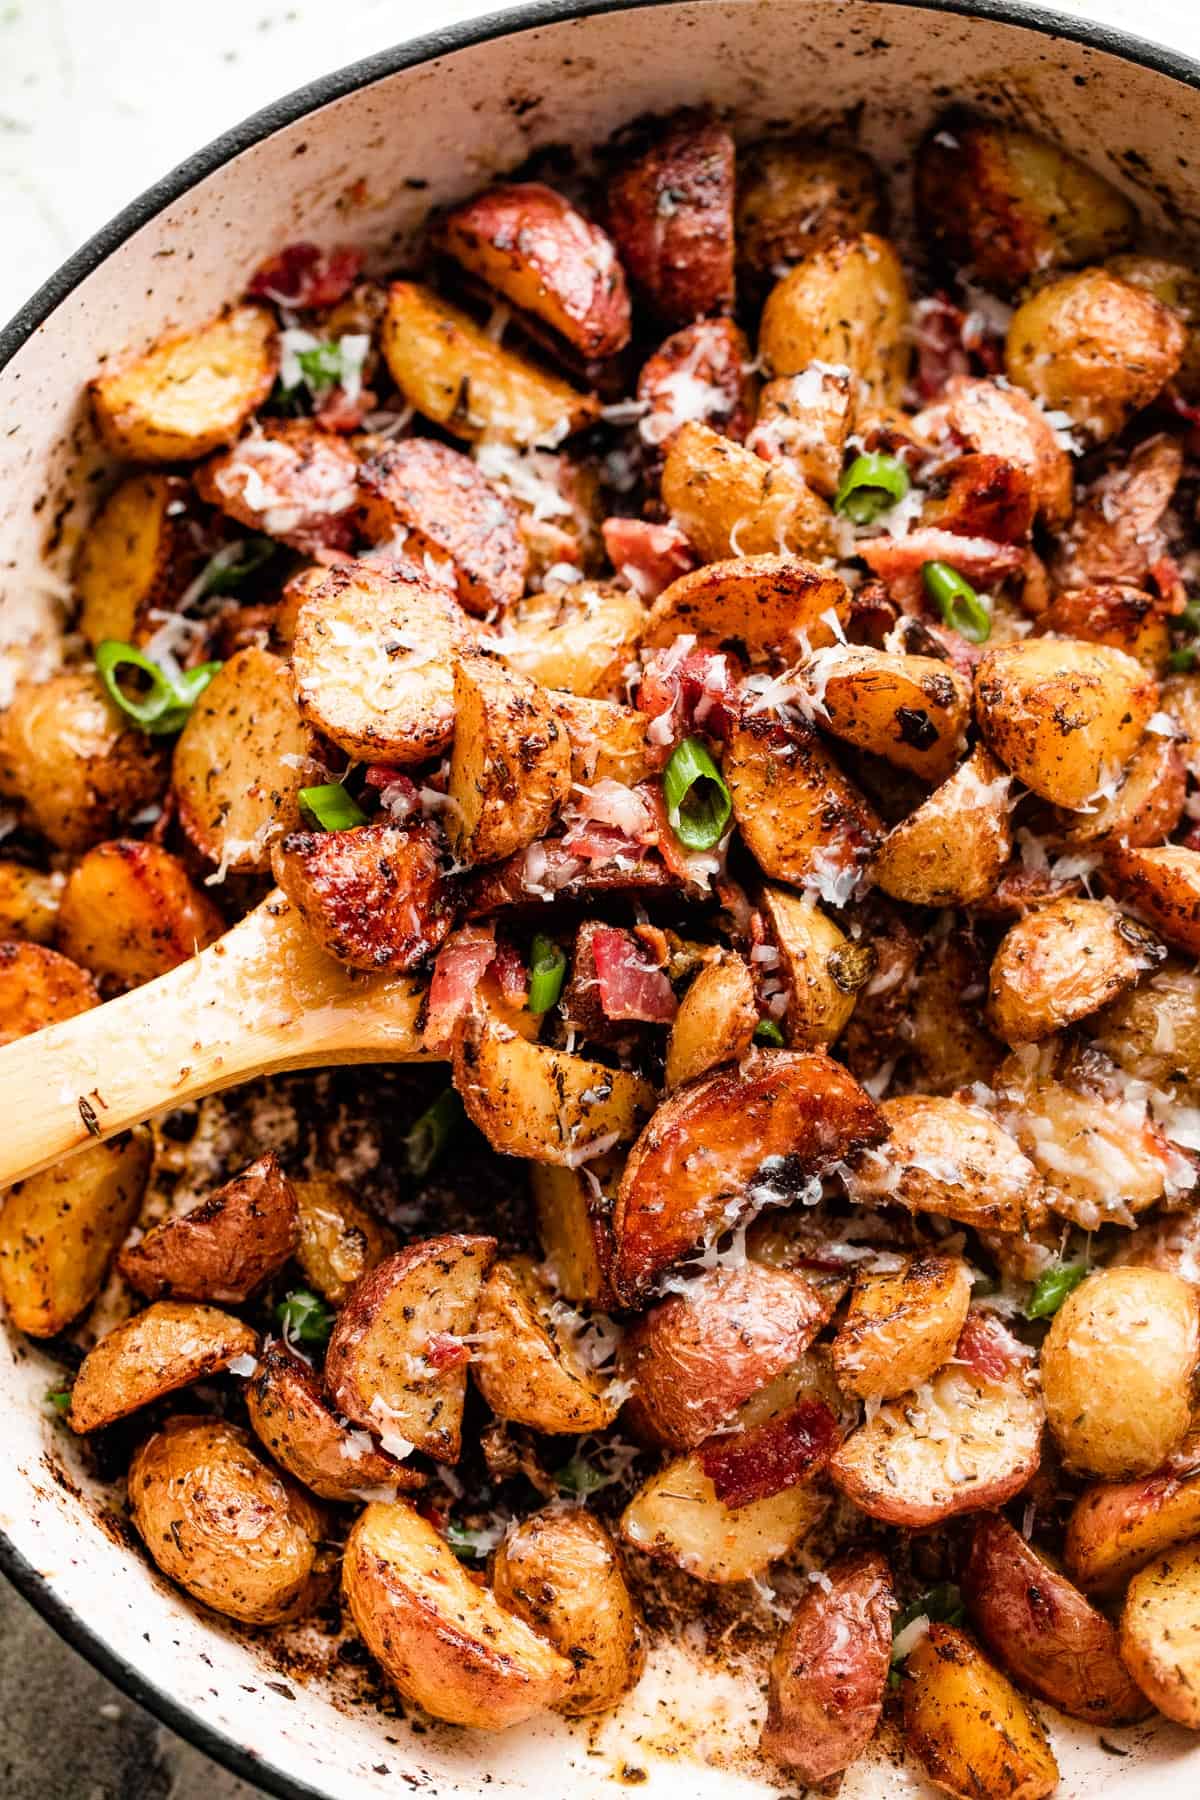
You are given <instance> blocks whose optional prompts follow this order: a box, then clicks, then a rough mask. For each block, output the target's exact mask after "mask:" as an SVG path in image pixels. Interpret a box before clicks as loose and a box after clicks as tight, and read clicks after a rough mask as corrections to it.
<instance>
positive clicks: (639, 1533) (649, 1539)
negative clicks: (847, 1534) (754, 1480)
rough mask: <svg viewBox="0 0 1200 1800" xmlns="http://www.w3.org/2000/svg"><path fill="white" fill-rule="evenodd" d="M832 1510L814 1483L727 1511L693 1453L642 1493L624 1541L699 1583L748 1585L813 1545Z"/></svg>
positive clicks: (629, 1510) (629, 1513) (625, 1520)
mask: <svg viewBox="0 0 1200 1800" xmlns="http://www.w3.org/2000/svg"><path fill="white" fill-rule="evenodd" d="M828 1506H829V1496H828V1493H827V1491H826V1490H824V1489H823V1488H819V1487H817V1486H815V1485H814V1484H813V1483H812V1482H801V1483H799V1484H797V1485H796V1486H794V1487H786V1488H781V1489H780V1491H779V1492H778V1493H777V1494H772V1495H770V1496H769V1498H767V1499H765V1500H751V1501H750V1502H749V1503H748V1504H747V1505H745V1506H739V1507H736V1508H734V1507H730V1506H726V1505H724V1504H723V1503H722V1502H721V1501H720V1500H719V1499H718V1498H717V1490H716V1488H715V1487H714V1486H713V1484H712V1481H711V1480H710V1478H709V1477H708V1476H707V1475H706V1474H705V1473H704V1470H703V1468H702V1467H701V1463H700V1453H699V1452H698V1451H693V1452H692V1453H691V1455H690V1456H681V1457H677V1458H676V1459H675V1461H674V1462H669V1463H668V1464H667V1465H666V1467H665V1468H664V1469H661V1470H660V1471H659V1473H658V1474H657V1475H652V1476H651V1477H650V1479H649V1481H647V1482H646V1483H645V1484H644V1485H643V1486H642V1487H640V1488H639V1489H638V1491H637V1493H636V1494H635V1495H634V1496H633V1499H632V1500H631V1501H630V1502H629V1505H628V1506H627V1507H626V1508H625V1511H624V1512H623V1513H622V1514H621V1536H622V1537H623V1538H624V1539H625V1542H626V1543H627V1544H631V1545H632V1546H633V1548H634V1549H635V1550H642V1551H644V1552H645V1553H646V1555H647V1556H651V1557H653V1558H655V1559H656V1560H658V1561H662V1562H669V1563H674V1564H675V1565H676V1567H677V1568H680V1569H683V1570H685V1571H686V1572H687V1574H689V1575H694V1576H695V1577H696V1578H697V1580H699V1581H713V1582H726V1581H749V1580H750V1578H751V1577H752V1576H754V1575H758V1574H760V1573H761V1572H762V1570H763V1569H765V1568H766V1567H767V1565H768V1564H769V1563H773V1562H775V1561H776V1560H777V1559H778V1558H779V1557H781V1556H786V1555H787V1554H788V1552H789V1551H790V1550H793V1549H794V1548H795V1546H796V1545H797V1544H798V1543H800V1542H801V1541H802V1540H803V1539H804V1538H805V1537H807V1536H808V1534H809V1532H810V1531H812V1530H813V1528H814V1527H815V1526H816V1525H818V1524H819V1523H820V1521H821V1519H822V1517H823V1516H824V1514H825V1512H826V1511H827V1509H828Z"/></svg>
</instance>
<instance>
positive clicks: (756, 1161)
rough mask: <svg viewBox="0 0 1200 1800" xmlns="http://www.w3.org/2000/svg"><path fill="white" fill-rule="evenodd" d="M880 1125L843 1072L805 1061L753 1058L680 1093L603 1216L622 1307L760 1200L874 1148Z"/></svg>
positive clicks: (786, 1055) (633, 1155) (826, 1062)
mask: <svg viewBox="0 0 1200 1800" xmlns="http://www.w3.org/2000/svg"><path fill="white" fill-rule="evenodd" d="M883 1130H884V1126H883V1123H882V1120H881V1118H880V1115H879V1113H878V1112H877V1111H876V1108H875V1106H874V1105H873V1104H872V1102H871V1101H870V1099H868V1097H867V1095H866V1093H865V1092H864V1091H863V1089H862V1088H860V1087H859V1085H858V1083H857V1082H856V1081H855V1080H854V1079H853V1077H852V1076H850V1075H848V1074H847V1072H846V1071H845V1069H843V1068H842V1067H841V1066H840V1065H839V1064H837V1063H835V1062H834V1061H833V1060H832V1059H831V1058H830V1057H828V1056H824V1055H822V1054H821V1053H820V1052H819V1051H814V1052H812V1053H810V1054H808V1055H802V1054H799V1053H798V1052H795V1051H790V1050H771V1051H751V1052H750V1054H749V1055H748V1056H746V1057H744V1058H743V1060H742V1062H741V1063H740V1064H739V1065H738V1066H737V1068H736V1069H722V1070H720V1071H718V1073H717V1074H715V1075H706V1076H705V1077H703V1079H701V1080H700V1081H695V1082H692V1083H690V1084H689V1085H688V1086H686V1087H682V1088H679V1089H678V1090H677V1091H676V1092H675V1093H674V1094H672V1095H671V1097H670V1098H669V1099H668V1100H666V1101H665V1102H664V1103H663V1105H662V1106H660V1107H659V1109H658V1111H657V1112H656V1113H655V1115H654V1117H653V1118H652V1119H651V1121H650V1123H649V1124H648V1125H647V1127H646V1129H645V1131H643V1133H642V1135H641V1137H640V1138H639V1139H638V1141H637V1143H636V1144H635V1145H634V1147H633V1149H632V1150H631V1151H630V1154H629V1160H628V1162H627V1163H626V1165H625V1173H624V1175H623V1176H622V1178H621V1186H620V1190H619V1192H618V1195H617V1205H616V1211H615V1214H614V1216H613V1231H614V1234H615V1238H616V1255H615V1260H614V1264H613V1273H612V1280H613V1286H614V1288H615V1289H616V1291H617V1293H618V1294H619V1295H620V1296H621V1298H622V1299H623V1300H624V1301H625V1302H626V1303H627V1304H629V1303H632V1302H633V1301H635V1300H636V1299H637V1298H638V1297H639V1296H640V1295H642V1294H644V1293H645V1292H646V1290H647V1289H648V1288H649V1287H650V1285H651V1283H652V1282H653V1281H654V1279H655V1277H656V1276H657V1275H658V1274H659V1273H660V1271H661V1270H663V1269H666V1268H669V1267H670V1266H671V1264H672V1263H675V1262H678V1261H679V1260H680V1258H681V1257H684V1256H686V1255H687V1253H688V1251H689V1250H692V1249H694V1248H695V1247H696V1245H697V1244H699V1243H700V1242H701V1241H702V1240H704V1239H708V1238H712V1237H715V1236H717V1235H719V1233H720V1232H722V1231H725V1230H728V1229H729V1228H730V1227H731V1226H732V1225H734V1224H736V1223H737V1221H738V1219H739V1218H741V1217H744V1216H745V1215H747V1214H748V1213H752V1212H754V1211H755V1210H757V1207H758V1206H761V1205H762V1204H763V1201H764V1200H765V1199H766V1198H768V1197H769V1198H773V1199H778V1198H779V1193H780V1184H782V1185H783V1187H784V1189H785V1191H786V1189H787V1188H788V1187H790V1186H792V1185H795V1186H796V1187H797V1188H803V1187H804V1186H805V1185H806V1183H807V1182H808V1181H809V1180H810V1179H811V1178H812V1177H813V1176H815V1175H818V1174H819V1173H820V1172H821V1171H822V1170H823V1169H824V1168H827V1167H828V1166H829V1164H830V1163H832V1162H835V1161H838V1160H840V1159H842V1158H844V1157H846V1156H848V1155H850V1154H851V1153H852V1152H853V1151H855V1150H857V1149H861V1148H864V1147H865V1146H866V1145H867V1144H872V1143H877V1142H878V1140H879V1138H880V1137H881V1136H882V1135H883Z"/></svg>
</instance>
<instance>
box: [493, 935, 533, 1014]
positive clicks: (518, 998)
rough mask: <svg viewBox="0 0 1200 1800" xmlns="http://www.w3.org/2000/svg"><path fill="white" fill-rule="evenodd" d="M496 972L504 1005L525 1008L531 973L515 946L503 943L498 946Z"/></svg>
mask: <svg viewBox="0 0 1200 1800" xmlns="http://www.w3.org/2000/svg"><path fill="white" fill-rule="evenodd" d="M495 970H496V980H497V981H498V982H499V984H500V998H501V999H502V1000H503V1002H504V1004H505V1005H506V1006H513V1007H521V1006H524V1005H525V1002H526V1001H527V1000H528V999H529V972H528V970H527V969H526V967H525V964H524V962H523V961H522V960H521V953H520V951H519V950H518V949H517V946H516V945H515V944H510V943H507V942H502V943H498V944H497V945H496V961H495Z"/></svg>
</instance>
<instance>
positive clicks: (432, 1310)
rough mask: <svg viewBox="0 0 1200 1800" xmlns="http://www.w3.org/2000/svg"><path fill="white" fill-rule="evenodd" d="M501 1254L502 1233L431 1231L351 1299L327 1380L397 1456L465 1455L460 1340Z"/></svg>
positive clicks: (340, 1319)
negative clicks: (498, 1239)
mask: <svg viewBox="0 0 1200 1800" xmlns="http://www.w3.org/2000/svg"><path fill="white" fill-rule="evenodd" d="M495 1253H496V1240H495V1239H494V1238H487V1237H466V1236H462V1235H459V1236H450V1237H433V1238H424V1239H422V1240H420V1241H419V1242H417V1243H414V1244H409V1245H407V1246H406V1248H405V1249H403V1250H399V1251H397V1253H396V1255H395V1256H389V1257H388V1258H387V1259H386V1260H385V1261H384V1262H381V1263H379V1264H378V1265H377V1266H376V1267H375V1268H374V1269H372V1270H371V1271H370V1272H369V1274H366V1275H364V1276H363V1277H362V1278H361V1280H359V1281H358V1282H357V1283H356V1284H355V1286H354V1287H353V1288H352V1289H351V1291H350V1293H349V1294H348V1295H347V1297H346V1300H345V1303H344V1304H343V1306H342V1310H341V1311H340V1312H339V1314H338V1316H337V1320H336V1323H335V1324H334V1327H333V1332H332V1334H331V1335H330V1339H329V1348H328V1350H327V1352H326V1356H325V1386H326V1387H327V1389H328V1390H329V1394H330V1396H331V1398H332V1400H333V1402H334V1405H335V1406H336V1407H337V1409H338V1411H339V1412H340V1413H344V1414H345V1416H346V1418H348V1419H352V1420H353V1421H354V1423H355V1424H357V1425H365V1426H367V1427H368V1429H369V1430H371V1431H373V1432H374V1433H375V1435H376V1436H377V1437H378V1438H380V1440H381V1441H382V1443H383V1445H384V1448H385V1449H386V1450H389V1451H391V1452H392V1454H393V1455H395V1456H396V1457H397V1458H401V1459H402V1458H403V1457H404V1456H405V1455H407V1454H408V1453H409V1452H410V1451H412V1450H420V1451H423V1452H424V1453H425V1454H426V1455H429V1456H432V1457H434V1458H435V1459H436V1460H437V1461H438V1462H446V1463H453V1462H457V1461H458V1458H459V1454H460V1451H461V1446H462V1436H461V1432H462V1410H463V1401H464V1399H465V1396H466V1391H467V1360H468V1355H469V1352H468V1350H467V1346H466V1345H465V1344H464V1343H463V1342H462V1339H463V1337H464V1336H465V1335H466V1334H467V1333H468V1332H469V1331H470V1330H471V1328H472V1326H473V1324H474V1321H475V1312H476V1308H477V1307H478V1305H479V1295H480V1291H481V1289H482V1287H483V1281H484V1277H485V1275H486V1274H487V1271H488V1267H489V1265H490V1264H491V1260H492V1257H493V1256H494V1255H495ZM401 1445H403V1446H405V1448H401V1447H400V1446H401Z"/></svg>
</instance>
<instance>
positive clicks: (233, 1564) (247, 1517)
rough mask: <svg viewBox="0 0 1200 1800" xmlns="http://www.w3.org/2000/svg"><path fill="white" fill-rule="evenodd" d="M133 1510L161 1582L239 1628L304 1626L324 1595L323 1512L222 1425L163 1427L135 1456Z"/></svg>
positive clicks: (170, 1423)
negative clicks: (300, 1622)
mask: <svg viewBox="0 0 1200 1800" xmlns="http://www.w3.org/2000/svg"><path fill="white" fill-rule="evenodd" d="M129 1510H130V1514H131V1516H132V1518H133V1523H134V1525H135V1526H136V1527H137V1531H138V1534H139V1535H140V1537H141V1539H142V1541H143V1543H144V1544H145V1546H146V1548H147V1550H148V1551H149V1552H150V1554H151V1556H152V1557H153V1558H154V1560H155V1562H156V1563H157V1564H158V1566H159V1568H160V1569H161V1570H162V1572H163V1574H164V1575H167V1576H169V1577H170V1579H171V1580H172V1581H177V1582H178V1583H179V1585H180V1587H182V1588H186V1589H187V1591H188V1593H189V1594H191V1595H192V1596H193V1597H194V1598H195V1599H197V1600H201V1601H203V1603H204V1605H205V1606H211V1607H212V1608H213V1609H214V1611H216V1612H220V1613H225V1614H227V1615H228V1617H229V1618H231V1619H237V1620H239V1621H240V1623H241V1624H243V1625H275V1624H279V1623H281V1622H282V1621H284V1620H291V1619H298V1618H301V1617H302V1616H303V1615H304V1614H305V1613H307V1612H310V1611H311V1610H312V1608H313V1607H314V1606H315V1605H316V1604H317V1603H318V1602H319V1601H320V1599H321V1598H322V1596H323V1595H324V1593H325V1592H326V1590H327V1588H328V1585H329V1584H328V1575H327V1568H326V1558H325V1556H324V1554H323V1552H322V1551H321V1548H320V1545H321V1540H322V1539H323V1538H324V1537H325V1536H326V1533H327V1521H326V1517H325V1514H324V1512H323V1511H322V1509H321V1508H320V1507H319V1506H317V1505H316V1503H315V1502H314V1501H313V1500H311V1499H310V1498H309V1496H308V1495H307V1494H305V1493H304V1492H303V1491H302V1490H301V1489H300V1488H298V1487H296V1486H295V1484H294V1483H293V1482H290V1481H288V1480H287V1479H286V1478H285V1477H284V1476H282V1475H280V1474H279V1472H278V1471H277V1470H276V1469H273V1468H272V1467H271V1465H270V1464H269V1463H268V1462H266V1461H265V1460H264V1459H263V1458H262V1457H261V1456H259V1455H258V1453H257V1451H256V1450H255V1448H254V1443H253V1440H252V1438H251V1436H250V1434H249V1432H248V1431H242V1430H241V1429H239V1427H238V1426H236V1425H230V1424H229V1423H228V1422H227V1421H226V1420H225V1419H202V1418H191V1417H188V1416H187V1415H185V1414H180V1415H178V1416H177V1417H176V1418H173V1419H168V1420H167V1423H166V1424H165V1425H164V1426H163V1427H162V1429H161V1430H160V1431H156V1432H155V1433H154V1435H153V1437H151V1438H148V1439H147V1441H146V1442H145V1443H144V1444H142V1445H141V1447H140V1448H139V1449H138V1450H137V1451H135V1453H134V1457H133V1461H132V1462H131V1463H130V1465H129Z"/></svg>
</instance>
